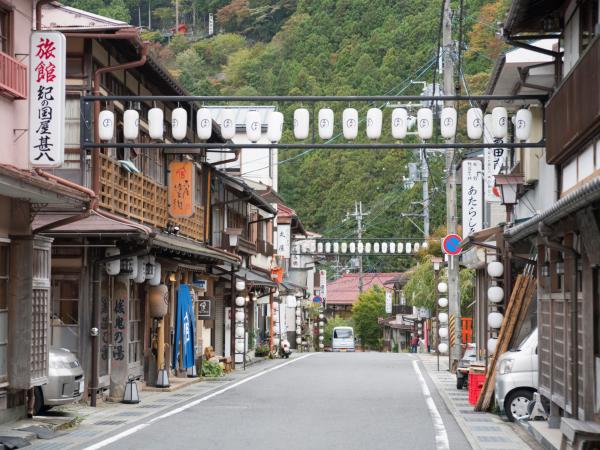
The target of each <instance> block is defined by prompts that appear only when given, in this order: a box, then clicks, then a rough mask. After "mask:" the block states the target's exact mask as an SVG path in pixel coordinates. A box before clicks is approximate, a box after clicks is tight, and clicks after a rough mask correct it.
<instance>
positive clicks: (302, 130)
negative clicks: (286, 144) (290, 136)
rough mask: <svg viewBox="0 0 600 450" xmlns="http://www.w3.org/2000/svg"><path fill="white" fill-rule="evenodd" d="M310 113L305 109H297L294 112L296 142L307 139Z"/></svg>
mask: <svg viewBox="0 0 600 450" xmlns="http://www.w3.org/2000/svg"><path fill="white" fill-rule="evenodd" d="M309 121H310V113H309V112H308V109H306V108H298V109H297V110H295V111H294V137H295V138H296V139H298V140H302V139H306V138H307V137H308V123H309Z"/></svg>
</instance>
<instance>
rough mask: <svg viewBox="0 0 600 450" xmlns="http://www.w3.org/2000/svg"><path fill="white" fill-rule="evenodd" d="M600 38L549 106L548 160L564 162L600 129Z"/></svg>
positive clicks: (571, 73)
mask: <svg viewBox="0 0 600 450" xmlns="http://www.w3.org/2000/svg"><path fill="white" fill-rule="evenodd" d="M598 67H600V38H596V40H595V41H594V42H593V43H592V45H591V46H590V48H589V49H587V51H586V52H585V54H584V55H583V57H582V58H581V59H580V60H579V61H578V63H577V65H576V66H575V67H574V68H573V69H572V70H571V72H570V73H569V74H568V75H567V77H566V78H565V80H564V81H563V82H562V84H561V85H560V86H559V88H558V90H557V91H556V93H555V94H554V96H553V97H552V98H551V99H550V101H549V102H548V105H547V107H546V138H547V141H548V143H547V147H546V154H547V156H546V159H547V161H548V163H549V164H560V163H563V162H566V160H567V159H568V158H569V157H571V156H572V155H573V154H575V153H576V152H577V150H578V149H579V148H581V146H583V145H585V144H586V143H587V141H588V140H589V139H590V138H591V137H593V136H594V135H595V134H596V133H597V132H598V131H600V71H599V70H598Z"/></svg>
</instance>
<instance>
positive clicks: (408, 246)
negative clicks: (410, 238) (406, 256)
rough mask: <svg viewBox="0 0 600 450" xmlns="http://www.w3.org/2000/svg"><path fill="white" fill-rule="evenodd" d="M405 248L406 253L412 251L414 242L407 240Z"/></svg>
mask: <svg viewBox="0 0 600 450" xmlns="http://www.w3.org/2000/svg"><path fill="white" fill-rule="evenodd" d="M404 249H405V250H406V253H412V244H411V243H410V242H407V243H406V246H405V247H404Z"/></svg>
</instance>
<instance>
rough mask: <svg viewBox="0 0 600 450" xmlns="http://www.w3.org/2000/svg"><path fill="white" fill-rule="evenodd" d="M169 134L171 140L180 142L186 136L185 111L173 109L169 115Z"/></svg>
mask: <svg viewBox="0 0 600 450" xmlns="http://www.w3.org/2000/svg"><path fill="white" fill-rule="evenodd" d="M171 134H172V135H173V139H176V140H178V141H181V140H182V139H185V137H186V135H187V111H186V110H185V109H183V108H175V109H174V110H173V112H172V113H171Z"/></svg>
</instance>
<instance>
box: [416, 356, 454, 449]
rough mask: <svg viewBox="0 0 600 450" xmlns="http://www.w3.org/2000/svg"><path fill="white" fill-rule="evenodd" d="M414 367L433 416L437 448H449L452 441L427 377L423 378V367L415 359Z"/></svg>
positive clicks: (430, 413)
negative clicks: (428, 384) (430, 390)
mask: <svg viewBox="0 0 600 450" xmlns="http://www.w3.org/2000/svg"><path fill="white" fill-rule="evenodd" d="M413 368H414V369H415V372H416V374H417V378H418V379H419V383H420V384H421V391H423V396H424V397H425V403H426V404H427V409H429V415H430V416H431V420H432V422H433V430H434V432H435V448H436V449H438V450H449V449H450V443H449V442H448V433H447V432H446V427H445V426H444V421H443V420H442V416H441V415H440V412H439V411H438V409H437V406H435V402H434V401H433V398H432V397H431V392H429V388H428V387H427V383H426V382H425V378H423V374H422V373H421V369H419V363H418V362H417V361H415V360H413Z"/></svg>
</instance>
